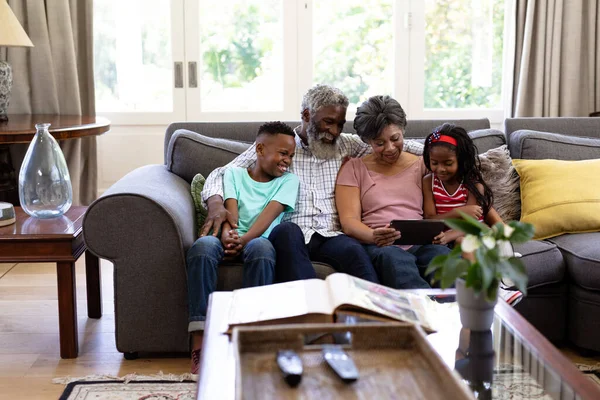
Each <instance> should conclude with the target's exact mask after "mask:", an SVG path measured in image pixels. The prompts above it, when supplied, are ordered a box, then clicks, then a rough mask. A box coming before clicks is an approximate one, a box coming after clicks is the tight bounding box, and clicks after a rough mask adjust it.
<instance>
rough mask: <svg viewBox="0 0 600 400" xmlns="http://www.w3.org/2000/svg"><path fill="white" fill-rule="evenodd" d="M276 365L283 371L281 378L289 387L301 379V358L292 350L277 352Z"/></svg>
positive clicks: (296, 384) (295, 384)
mask: <svg viewBox="0 0 600 400" xmlns="http://www.w3.org/2000/svg"><path fill="white" fill-rule="evenodd" d="M277 365H278V366H279V369H280V370H281V372H282V373H283V379H284V380H285V381H286V382H287V384H288V385H289V386H290V387H296V386H298V384H299V383H300V381H301V380H302V360H301V359H300V357H299V356H298V354H296V352H295V351H292V350H280V351H278V352H277Z"/></svg>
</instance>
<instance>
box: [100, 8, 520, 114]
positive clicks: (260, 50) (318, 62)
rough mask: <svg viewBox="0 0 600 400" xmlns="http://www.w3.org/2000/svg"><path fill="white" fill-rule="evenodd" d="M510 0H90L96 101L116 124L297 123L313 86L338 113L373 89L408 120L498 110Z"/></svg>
mask: <svg viewBox="0 0 600 400" xmlns="http://www.w3.org/2000/svg"><path fill="white" fill-rule="evenodd" d="M508 1H511V0H346V1H344V2H339V1H335V0H227V1H219V2H214V1H212V0H171V1H169V0H148V1H142V0H128V1H118V0H95V2H94V12H95V15H94V24H95V32H94V41H95V47H94V55H95V81H96V104H97V110H98V112H100V113H103V114H106V115H107V116H109V118H111V119H112V121H113V123H114V124H127V123H133V124H147V123H169V122H172V121H174V120H199V121H225V120H229V121H230V120H267V119H271V120H272V119H281V120H297V119H298V118H299V107H300V102H301V97H302V95H303V93H305V91H306V90H307V89H308V88H309V87H310V86H312V85H313V84H314V83H317V82H322V83H328V84H332V85H334V86H337V87H339V88H341V89H342V90H343V91H344V92H345V93H346V95H347V96H348V97H349V99H350V102H351V106H350V107H349V112H348V116H347V117H348V118H352V117H353V114H354V112H355V110H356V106H357V105H358V104H360V103H361V102H362V101H364V100H365V99H366V98H368V97H369V96H371V95H374V94H389V95H391V96H394V97H395V98H397V99H398V100H399V101H400V102H401V104H402V105H403V106H404V108H405V109H406V111H407V114H408V115H409V117H410V118H413V119H415V118H446V117H453V118H466V117H484V116H487V117H490V118H491V119H492V120H494V119H499V120H501V118H502V78H503V71H502V66H503V64H502V55H503V46H504V43H503V34H502V32H503V29H504V7H505V2H508Z"/></svg>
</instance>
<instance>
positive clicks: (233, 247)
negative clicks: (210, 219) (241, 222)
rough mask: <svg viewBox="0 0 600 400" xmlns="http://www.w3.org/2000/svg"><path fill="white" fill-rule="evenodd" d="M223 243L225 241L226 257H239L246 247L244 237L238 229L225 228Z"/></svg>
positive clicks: (222, 237) (222, 234)
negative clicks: (242, 237) (243, 241)
mask: <svg viewBox="0 0 600 400" xmlns="http://www.w3.org/2000/svg"><path fill="white" fill-rule="evenodd" d="M221 243H223V249H224V250H225V256H226V257H232V258H234V257H237V256H238V255H239V254H240V252H241V251H242V249H243V248H244V245H243V243H242V239H241V237H240V235H239V234H238V232H237V230H236V229H223V232H221Z"/></svg>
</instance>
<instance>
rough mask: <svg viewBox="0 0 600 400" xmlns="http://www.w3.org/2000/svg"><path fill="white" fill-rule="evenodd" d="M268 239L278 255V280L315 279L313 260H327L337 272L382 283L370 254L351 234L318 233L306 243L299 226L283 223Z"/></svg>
mask: <svg viewBox="0 0 600 400" xmlns="http://www.w3.org/2000/svg"><path fill="white" fill-rule="evenodd" d="M269 240H270V241H271V243H273V247H274V248H275V253H276V255H277V263H276V267H275V280H276V281H277V282H287V281H293V280H298V279H310V278H316V274H315V269H314V267H313V265H312V263H311V260H313V261H317V262H319V261H320V262H324V263H327V264H329V265H331V266H332V267H333V269H335V270H336V271H338V272H344V273H347V274H349V275H352V276H356V277H358V278H362V279H366V280H368V281H370V282H376V283H378V282H379V279H377V273H376V272H375V269H374V268H373V264H372V263H371V260H370V258H369V255H368V254H367V253H366V252H365V249H364V248H363V246H362V245H361V244H360V243H359V242H358V241H357V240H356V239H353V238H351V237H349V236H346V235H339V236H334V237H324V236H321V235H319V234H318V233H315V234H313V236H312V237H311V239H310V242H309V243H308V245H306V244H304V235H303V234H302V230H301V229H300V227H298V225H296V224H294V223H292V222H283V223H281V224H279V225H277V226H276V227H275V228H274V229H273V231H271V234H270V235H269Z"/></svg>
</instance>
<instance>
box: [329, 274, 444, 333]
mask: <svg viewBox="0 0 600 400" xmlns="http://www.w3.org/2000/svg"><path fill="white" fill-rule="evenodd" d="M340 275H344V276H345V277H346V279H342V278H337V277H335V278H333V277H332V276H329V277H328V279H329V278H332V279H331V282H330V287H331V291H332V292H333V293H335V295H334V298H335V302H334V307H335V308H336V309H339V310H350V309H352V308H359V309H362V310H364V311H367V312H371V313H374V314H378V315H383V316H387V317H389V318H392V319H395V320H399V321H405V322H412V323H415V324H419V325H421V326H423V328H425V329H426V330H428V331H430V332H431V331H434V329H433V328H432V325H431V323H430V321H429V320H428V318H427V314H426V310H425V307H424V302H425V300H426V299H425V297H426V296H422V295H419V294H415V293H411V292H409V291H407V290H398V289H392V288H389V287H387V286H383V285H379V284H376V283H372V282H369V281H366V280H364V279H360V278H356V277H353V276H350V275H345V274H340Z"/></svg>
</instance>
